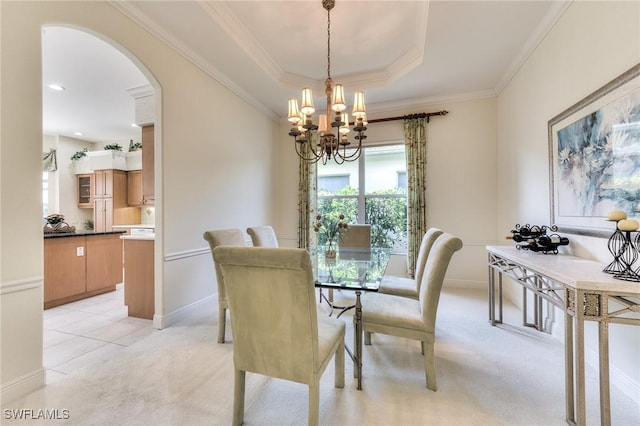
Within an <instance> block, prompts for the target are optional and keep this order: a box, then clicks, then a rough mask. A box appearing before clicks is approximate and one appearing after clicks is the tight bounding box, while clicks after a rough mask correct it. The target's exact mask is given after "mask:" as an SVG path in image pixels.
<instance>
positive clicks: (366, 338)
mask: <svg viewBox="0 0 640 426" xmlns="http://www.w3.org/2000/svg"><path fill="white" fill-rule="evenodd" d="M364 344H365V345H370V344H371V332H370V331H365V332H364Z"/></svg>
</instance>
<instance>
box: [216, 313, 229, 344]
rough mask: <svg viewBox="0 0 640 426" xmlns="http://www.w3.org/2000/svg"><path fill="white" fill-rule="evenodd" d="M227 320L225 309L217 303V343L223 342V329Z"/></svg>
mask: <svg viewBox="0 0 640 426" xmlns="http://www.w3.org/2000/svg"><path fill="white" fill-rule="evenodd" d="M226 321H227V310H226V308H223V307H222V306H220V305H218V343H224V330H225V327H226V325H227V324H226Z"/></svg>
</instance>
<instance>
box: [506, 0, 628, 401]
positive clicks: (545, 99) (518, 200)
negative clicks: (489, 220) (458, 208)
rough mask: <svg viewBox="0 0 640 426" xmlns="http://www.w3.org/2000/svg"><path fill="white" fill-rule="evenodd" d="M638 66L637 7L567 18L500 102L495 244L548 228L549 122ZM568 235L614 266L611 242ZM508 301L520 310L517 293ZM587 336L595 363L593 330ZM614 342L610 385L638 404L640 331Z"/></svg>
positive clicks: (620, 334) (581, 8) (617, 331)
mask: <svg viewBox="0 0 640 426" xmlns="http://www.w3.org/2000/svg"><path fill="white" fill-rule="evenodd" d="M638 62H640V3H638V2H613V1H608V2H581V1H580V2H574V3H572V4H571V5H570V6H569V8H568V9H567V10H566V11H565V13H564V15H563V16H562V17H561V18H560V20H559V21H558V22H557V23H556V25H555V27H554V28H553V29H552V31H550V32H549V34H547V36H546V38H545V39H544V41H543V42H542V43H541V44H540V45H539V46H538V47H537V49H536V50H535V52H534V53H533V54H532V55H531V56H530V57H529V58H528V60H527V61H526V63H525V64H524V65H523V66H522V68H521V69H520V70H519V71H518V73H517V74H516V76H515V77H514V78H513V79H512V81H511V82H510V83H509V84H508V85H507V86H506V87H505V89H504V90H503V92H502V93H501V94H500V96H499V97H498V162H499V164H500V168H499V180H498V233H497V234H496V237H497V238H498V239H500V237H501V235H503V234H505V233H507V232H508V231H509V230H510V229H513V228H512V227H513V225H514V224H516V223H531V224H539V225H542V224H548V223H549V220H550V213H549V210H550V207H549V204H550V202H549V200H550V197H549V151H548V140H547V123H548V121H549V120H550V119H551V118H553V117H554V116H556V115H557V114H559V113H560V112H562V111H564V110H565V109H566V108H568V107H570V106H571V105H573V104H575V103H576V102H578V101H579V100H581V99H582V98H584V97H585V96H587V95H589V94H590V93H592V92H593V91H595V90H597V89H598V88H600V87H601V86H603V85H604V84H606V83H607V82H609V81H610V80H612V79H613V78H615V77H616V76H618V75H619V74H622V73H623V72H624V71H626V70H627V69H629V68H631V67H632V66H633V65H635V64H637V63H638ZM568 236H569V238H570V240H571V243H570V250H571V251H573V252H575V253H577V254H579V255H580V256H584V257H589V258H592V259H596V260H600V261H602V262H603V263H604V262H606V263H608V262H610V261H611V259H610V258H609V257H610V255H609V254H608V251H607V249H606V242H607V241H606V239H603V238H593V237H581V236H576V235H568ZM510 294H511V298H512V299H513V300H514V302H516V303H519V298H520V293H519V291H518V289H517V288H516V287H515V286H513V287H512V288H511V292H510ZM556 318H558V319H561V316H560V315H556ZM588 325H589V326H595V324H588ZM558 329H559V330H562V325H561V324H560V326H559V327H558ZM587 332H588V337H589V340H588V341H587V351H588V353H589V354H590V358H591V360H592V362H593V361H594V354H595V351H596V346H595V341H596V340H595V327H588V330H587ZM610 339H611V364H612V382H613V383H615V384H618V385H619V386H621V387H622V388H623V390H625V391H627V392H628V393H629V394H630V395H632V396H633V397H635V398H637V396H638V394H639V393H640V327H630V326H622V325H613V326H612V327H611V330H610Z"/></svg>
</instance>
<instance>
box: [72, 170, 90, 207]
mask: <svg viewBox="0 0 640 426" xmlns="http://www.w3.org/2000/svg"><path fill="white" fill-rule="evenodd" d="M76 179H77V181H78V208H81V209H90V208H93V175H91V174H83V175H77V176H76Z"/></svg>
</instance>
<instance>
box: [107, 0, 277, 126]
mask: <svg viewBox="0 0 640 426" xmlns="http://www.w3.org/2000/svg"><path fill="white" fill-rule="evenodd" d="M108 3H109V4H110V5H111V6H113V7H114V8H115V9H117V10H118V11H120V12H121V13H122V14H124V15H125V16H126V17H128V18H129V19H131V20H132V21H133V22H135V23H136V24H138V25H140V26H141V27H142V28H143V29H145V30H147V31H148V32H149V33H150V34H152V35H153V36H154V37H156V38H157V39H158V40H160V41H161V42H163V43H165V44H166V45H167V46H169V47H170V48H171V49H173V50H175V51H176V52H177V53H178V54H179V55H181V56H183V57H184V58H185V59H187V60H188V61H189V62H191V63H193V64H194V65H195V66H197V67H198V68H200V69H201V70H202V71H203V72H205V73H206V74H208V75H209V76H211V77H212V78H213V79H214V80H216V81H217V82H219V83H220V84H222V85H223V86H224V87H226V88H227V89H229V90H230V91H231V92H233V93H235V94H236V95H238V96H239V97H240V98H241V99H243V100H244V101H246V102H247V103H248V104H250V105H251V106H253V107H254V108H256V109H257V110H259V111H260V112H262V113H264V114H265V115H267V116H268V117H270V118H271V119H273V120H276V119H278V118H279V117H278V116H277V114H275V113H274V112H273V111H272V110H271V109H269V108H267V107H266V106H265V105H264V104H263V103H262V102H260V101H258V100H257V99H256V98H255V97H253V96H251V95H250V94H249V93H247V92H246V91H245V90H243V89H242V88H240V86H238V85H237V84H235V83H234V82H233V81H231V80H230V79H229V78H228V77H227V76H226V75H224V74H223V73H222V72H220V71H219V70H218V69H217V68H215V67H213V66H212V65H211V64H210V63H209V62H208V61H206V60H204V59H203V58H202V57H201V56H200V55H198V54H197V53H195V52H194V51H192V50H191V49H189V48H188V47H187V46H186V45H184V44H183V43H182V42H180V41H179V40H177V39H176V38H175V37H173V36H172V35H171V34H169V33H168V32H167V31H165V30H164V29H163V28H162V27H160V26H158V25H156V24H155V23H154V22H152V21H151V20H149V19H148V18H147V17H146V16H145V15H144V14H143V13H141V12H140V11H139V10H138V9H137V8H135V7H134V6H133V5H132V4H131V3H129V2H123V1H113V0H109V1H108Z"/></svg>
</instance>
